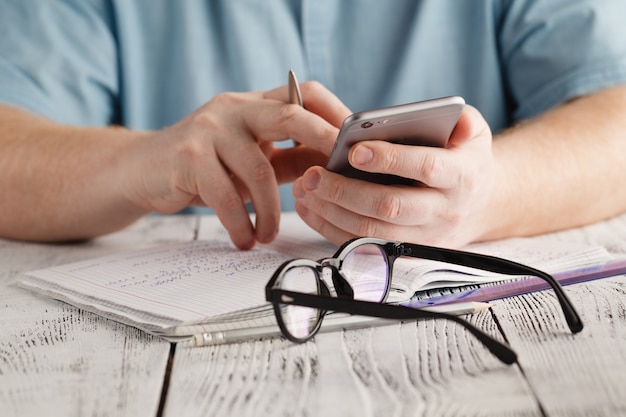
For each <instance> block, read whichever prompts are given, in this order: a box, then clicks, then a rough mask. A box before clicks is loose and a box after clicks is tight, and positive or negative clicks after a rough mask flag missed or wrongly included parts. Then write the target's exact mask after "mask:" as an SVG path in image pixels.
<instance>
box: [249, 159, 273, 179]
mask: <svg viewBox="0 0 626 417" xmlns="http://www.w3.org/2000/svg"><path fill="white" fill-rule="evenodd" d="M251 175H252V181H254V182H256V183H261V184H264V183H267V182H268V181H269V180H271V179H272V178H273V177H274V170H273V169H272V166H271V165H270V163H269V162H268V161H267V160H264V161H260V162H258V163H256V164H254V166H253V167H252V169H251Z"/></svg>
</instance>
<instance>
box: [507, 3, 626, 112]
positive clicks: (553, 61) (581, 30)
mask: <svg viewBox="0 0 626 417" xmlns="http://www.w3.org/2000/svg"><path fill="white" fill-rule="evenodd" d="M503 16H504V17H503V20H502V22H501V26H500V37H499V39H500V45H499V48H500V54H501V57H502V62H503V68H504V72H505V77H506V80H507V83H508V84H509V91H510V92H511V101H512V104H513V108H512V110H513V116H514V119H515V120H520V119H526V118H530V117H533V116H536V115H537V114H540V113H542V112H544V111H545V110H547V109H549V108H551V107H553V106H555V105H557V104H559V103H562V102H564V101H566V100H569V99H572V98H574V97H577V96H581V95H585V94H589V93H592V92H595V91H598V90H601V89H603V88H607V87H611V86H615V85H620V84H626V25H624V22H623V18H624V16H626V1H613V0H550V1H535V0H527V1H511V2H509V3H508V9H507V10H506V12H505V13H504V14H503Z"/></svg>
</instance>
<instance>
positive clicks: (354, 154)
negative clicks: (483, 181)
mask: <svg viewBox="0 0 626 417" xmlns="http://www.w3.org/2000/svg"><path fill="white" fill-rule="evenodd" d="M349 161H350V164H351V165H352V166H354V167H355V168H357V169H360V170H362V171H367V172H378V173H383V174H393V175H398V176H401V177H404V178H410V179H413V180H415V181H418V182H421V183H423V184H426V185H428V186H430V187H433V188H441V189H449V188H452V187H454V186H456V185H457V184H458V183H459V181H458V178H459V176H460V173H461V161H460V159H459V158H458V157H457V155H456V153H455V152H453V151H452V150H450V149H442V148H432V147H428V146H411V145H400V144H393V143H388V142H385V141H367V142H360V143H358V144H356V145H354V146H353V147H352V149H351V150H350V154H349Z"/></svg>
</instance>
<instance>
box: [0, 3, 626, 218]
mask: <svg viewBox="0 0 626 417" xmlns="http://www.w3.org/2000/svg"><path fill="white" fill-rule="evenodd" d="M623 16H626V2H624V1H617V0H616V1H593V0H546V1H536V0H509V1H506V0H463V1H459V0H388V1H380V0H359V1H350V0H342V1H340V0H301V1H296V0H234V1H233V0H214V1H210V0H184V1H170V0H54V1H49V0H41V1H24V0H3V2H2V12H1V13H0V101H2V102H6V103H10V104H13V105H16V106H21V107H24V108H26V109H29V110H31V111H34V112H36V113H39V114H41V115H44V116H47V117H49V118H52V119H54V120H57V121H59V122H62V123H71V124H76V125H82V126H101V125H102V126H104V125H109V124H113V123H115V124H122V125H125V126H127V127H129V128H131V129H157V128H161V127H164V126H167V125H171V124H173V123H175V122H177V121H178V120H180V119H181V118H182V117H183V116H185V115H186V114H188V113H189V112H191V111H192V110H194V109H196V108H197V107H199V106H200V105H202V104H203V103H205V102H207V101H208V100H209V99H210V98H211V97H213V96H215V95H216V94H218V93H220V92H223V91H249V90H264V89H270V88H274V87H276V86H279V85H282V84H285V83H286V75H287V70H288V69H289V68H293V69H294V70H295V71H296V73H297V74H298V78H299V80H300V81H304V80H313V79H314V80H318V81H320V82H321V83H323V84H324V85H326V87H328V88H329V89H330V90H332V91H333V92H334V93H335V94H337V96H338V97H339V98H340V99H341V100H343V101H344V102H345V103H346V104H347V105H348V106H349V107H350V108H351V109H352V110H353V111H358V110H365V109H371V108H375V107H380V106H386V105H392V104H400V103H404V102H410V101H417V100H423V99H428V98H434V97H440V96H447V95H459V96H462V97H464V98H465V100H466V102H467V103H469V104H471V105H473V106H475V107H477V108H478V109H479V110H480V111H481V112H482V114H483V115H484V117H485V119H486V120H487V121H488V123H489V124H490V126H491V128H492V130H493V131H494V133H497V132H498V131H499V130H501V129H503V128H506V127H507V126H510V125H511V124H512V123H514V122H515V121H517V120H520V119H525V118H530V117H533V116H535V115H537V114H539V113H541V112H543V111H545V110H546V109H548V108H550V107H553V106H555V105H557V104H559V103H561V102H563V101H565V100H568V99H570V98H572V97H575V96H578V95H582V94H587V93H590V92H593V91H596V90H599V89H602V88H605V87H608V86H612V85H616V84H623V83H625V82H626V25H624V24H623V20H622V19H623ZM281 194H282V198H283V206H282V207H283V209H291V208H292V207H293V199H292V198H291V193H290V189H289V188H284V189H283V190H281Z"/></svg>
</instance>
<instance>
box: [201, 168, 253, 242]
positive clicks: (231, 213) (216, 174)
mask: <svg viewBox="0 0 626 417" xmlns="http://www.w3.org/2000/svg"><path fill="white" fill-rule="evenodd" d="M199 178H200V181H198V195H199V196H200V198H201V199H202V200H203V201H204V203H205V204H206V205H207V206H208V207H211V208H212V209H213V210H214V211H215V214H216V215H217V217H218V218H219V219H220V222H221V223H222V224H223V225H224V228H226V230H227V231H228V234H229V236H230V239H231V241H232V242H233V244H234V245H235V246H236V247H238V248H239V249H251V248H252V247H253V246H254V244H255V238H254V228H253V226H252V222H251V221H250V216H249V214H248V211H247V210H246V207H245V205H244V202H243V200H242V199H241V196H240V195H239V193H238V191H237V188H236V187H235V185H234V184H233V182H232V181H231V178H230V176H229V173H228V172H227V171H226V170H225V169H224V167H223V166H221V165H220V164H216V165H214V166H213V167H212V169H211V172H210V173H209V174H208V175H205V174H204V173H203V175H200V176H199ZM214 190H220V192H213V191H214Z"/></svg>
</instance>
